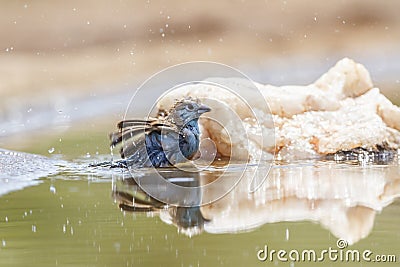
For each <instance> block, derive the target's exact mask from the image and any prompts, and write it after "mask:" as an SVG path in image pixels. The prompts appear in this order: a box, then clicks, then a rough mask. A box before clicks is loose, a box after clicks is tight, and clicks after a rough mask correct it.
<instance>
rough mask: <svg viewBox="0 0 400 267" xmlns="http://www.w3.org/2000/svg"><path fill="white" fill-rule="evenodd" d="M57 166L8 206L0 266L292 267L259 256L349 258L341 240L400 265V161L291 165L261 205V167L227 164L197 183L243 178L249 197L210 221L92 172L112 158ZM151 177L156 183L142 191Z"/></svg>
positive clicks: (0, 222)
mask: <svg viewBox="0 0 400 267" xmlns="http://www.w3.org/2000/svg"><path fill="white" fill-rule="evenodd" d="M52 157H53V158H52V159H51V163H53V164H55V165H56V167H57V171H56V172H53V173H49V174H47V175H43V174H40V175H39V176H40V178H35V177H33V176H34V175H33V176H32V181H34V184H28V185H26V186H25V187H23V188H14V189H12V190H10V192H9V193H5V194H3V195H2V196H0V207H1V210H0V240H1V242H0V266H26V265H29V266H67V265H72V266H222V265H225V266H245V265H246V266H259V265H263V264H274V265H278V266H288V265H289V264H290V261H289V262H282V261H279V260H277V259H276V257H275V259H274V262H273V263H271V262H270V261H269V259H267V260H266V261H265V262H262V261H260V260H259V259H258V258H257V254H258V253H259V251H260V250H263V249H264V248H265V246H267V247H268V248H269V249H270V250H271V249H275V250H279V249H285V250H287V251H290V250H295V249H296V250H299V251H302V250H305V249H313V250H316V251H321V250H323V249H328V247H332V248H333V249H338V247H337V244H336V242H337V240H338V237H344V238H346V240H350V241H349V242H350V243H353V245H351V246H350V247H349V248H351V249H358V250H360V251H364V250H367V249H368V250H371V251H373V253H374V255H375V254H395V255H397V256H400V255H399V251H400V245H399V242H398V240H399V237H400V234H399V233H400V231H399V230H400V229H399V228H400V227H399V222H400V214H399V213H398V210H399V208H400V207H399V205H400V201H398V199H397V197H398V196H399V194H400V187H399V184H400V183H399V177H400V176H399V171H400V169H399V165H398V162H397V159H395V160H394V161H393V162H390V163H389V164H386V165H382V164H381V165H374V164H370V165H366V166H355V165H353V164H346V163H340V164H339V163H336V162H333V161H302V162H294V163H282V164H280V165H275V166H274V167H273V168H272V170H271V172H270V175H269V177H268V179H267V181H266V182H265V183H264V184H263V186H262V187H261V188H260V189H259V190H257V191H256V192H255V193H253V194H248V191H247V190H248V186H247V185H248V183H249V178H250V177H252V176H253V174H255V173H256V172H255V169H254V167H252V166H250V167H248V168H247V169H245V166H243V165H235V168H231V169H230V171H226V168H224V167H223V165H224V164H220V165H219V166H216V167H214V168H212V169H211V170H206V171H203V172H202V173H200V174H195V176H196V175H197V178H199V179H198V181H200V183H201V184H207V183H210V182H212V181H214V180H216V179H217V178H218V177H219V175H220V174H222V173H224V176H223V177H222V178H223V179H225V180H223V181H229V179H232V178H234V177H235V176H236V175H237V173H238V172H242V171H243V170H244V171H245V172H244V176H243V177H242V179H241V181H240V183H239V184H238V186H236V187H235V188H234V189H233V190H232V191H229V193H228V195H226V196H225V197H224V198H222V199H220V200H219V201H217V202H214V203H212V204H211V205H208V206H204V207H202V208H201V209H194V210H188V209H186V210H184V209H183V210H182V209H181V210H177V209H176V208H174V207H171V206H165V205H163V204H162V203H160V202H157V201H156V200H154V199H152V198H150V197H148V196H146V194H144V192H142V191H141V189H140V188H139V187H138V186H137V185H136V184H135V180H133V179H132V177H131V174H130V173H129V172H121V171H118V170H107V169H90V168H87V165H88V163H90V162H93V161H95V160H103V159H104V158H107V157H109V156H107V155H102V156H92V157H91V158H87V157H86V156H85V155H84V154H83V155H82V156H81V157H80V158H78V159H75V160H74V161H73V162H71V161H66V160H60V159H58V158H57V157H56V156H53V155H52ZM40 161H42V159H41V158H40ZM43 161H46V160H43ZM44 164H45V163H44ZM168 172H169V174H168V175H167V176H168V177H182V172H179V171H176V170H173V171H172V172H171V170H169V171H168ZM260 172H261V173H262V166H261V171H260ZM165 173H166V171H165V172H164V175H166V174H165ZM151 175H154V173H152V171H151V170H150V171H146V172H144V173H143V175H142V176H141V177H142V178H141V179H144V178H146V177H150V176H151ZM189 176H190V175H189ZM139 181H140V180H139ZM223 184H224V183H222V184H221V185H223ZM228 184H229V183H228ZM219 188H220V189H221V190H222V191H226V190H227V188H229V186H228V187H227V188H224V186H220V187H219ZM206 194H211V195H213V194H214V195H215V194H216V195H218V192H202V196H203V197H206ZM133 198H135V201H133ZM121 204H122V205H121ZM132 207H133V209H132ZM138 207H139V208H141V209H138ZM349 245H350V244H349ZM398 260H399V259H397V261H398ZM324 263H325V264H329V265H335V266H336V265H337V266H342V264H343V263H342V262H340V260H336V261H335V262H334V261H330V260H329V259H325V260H324ZM313 264H317V263H311V265H313ZM346 264H348V265H349V266H369V265H371V266H372V265H373V264H374V263H366V262H351V263H346ZM397 264H398V263H397ZM292 265H294V266H309V265H310V263H309V262H294V263H293V262H292V263H291V266H292ZM394 265H395V263H385V266H394Z"/></svg>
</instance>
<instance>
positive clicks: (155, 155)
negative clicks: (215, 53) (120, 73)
mask: <svg viewBox="0 0 400 267" xmlns="http://www.w3.org/2000/svg"><path fill="white" fill-rule="evenodd" d="M209 111H211V108H210V107H208V106H206V105H204V104H202V103H201V101H200V100H199V99H193V98H191V97H188V98H183V99H181V100H177V101H175V103H174V105H173V106H172V107H171V108H170V109H169V110H168V111H167V112H165V111H163V112H161V113H160V112H159V116H158V117H157V118H148V119H145V120H140V119H128V120H122V121H120V122H118V124H117V128H118V130H117V131H116V132H113V133H111V134H110V136H109V137H110V141H111V147H112V148H114V147H115V146H117V145H121V149H120V155H121V160H118V161H116V162H113V163H112V165H111V167H123V168H130V167H133V168H143V167H156V168H158V167H171V166H175V165H176V164H178V163H184V162H187V161H189V160H191V159H193V157H194V156H195V155H196V153H197V152H198V150H199V144H200V130H199V118H200V116H201V115H202V114H204V113H206V112H209Z"/></svg>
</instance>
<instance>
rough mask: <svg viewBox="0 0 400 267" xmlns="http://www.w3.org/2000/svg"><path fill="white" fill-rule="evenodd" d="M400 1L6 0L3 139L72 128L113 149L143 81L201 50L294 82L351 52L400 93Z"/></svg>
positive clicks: (39, 149) (20, 144)
mask: <svg viewBox="0 0 400 267" xmlns="http://www.w3.org/2000/svg"><path fill="white" fill-rule="evenodd" d="M399 9H400V2H399V1H395V0H388V1H374V0H341V1H330V2H327V1H311V0H297V1H294V0H292V1H290V0H287V1H283V0H282V1H278V0H276V1H275V0H266V1H217V2H215V1H205V2H202V3H201V4H200V3H199V2H198V1H185V2H182V1H151V0H148V1H97V0H96V1H84V2H82V1H75V0H72V1H48V0H39V1H32V2H31V1H8V0H6V1H2V2H1V9H0V36H1V38H0V81H1V82H0V125H1V126H0V147H5V148H10V149H19V150H25V151H30V152H36V153H41V154H48V152H47V151H48V149H49V148H51V147H54V146H55V145H54V143H57V142H62V141H63V142H67V140H68V138H69V137H70V136H74V137H73V139H74V144H75V143H77V142H78V141H79V139H80V138H81V139H83V140H82V141H84V142H83V143H89V145H88V146H86V147H85V148H82V149H81V150H79V149H78V150H79V154H82V153H93V152H99V151H100V152H107V151H108V148H107V147H108V144H107V143H108V142H107V133H108V132H110V131H111V130H113V128H114V125H115V122H116V121H117V120H119V119H121V118H122V116H123V114H124V111H125V109H126V107H127V104H128V101H129V99H130V97H131V96H132V94H133V93H134V91H135V89H136V88H137V87H138V86H139V85H140V84H141V83H142V82H144V81H145V79H147V78H148V77H149V76H150V75H152V74H154V73H156V72H158V71H160V70H162V69H163V68H165V67H168V66H172V65H174V64H178V63H182V62H187V61H193V60H208V61H216V62H220V63H225V64H228V65H230V66H233V67H236V68H238V69H239V70H241V71H243V72H244V73H245V74H247V75H248V76H249V77H250V78H252V79H253V80H255V81H257V82H261V83H270V84H275V85H284V84H295V83H297V84H307V83H311V82H313V81H314V80H315V79H317V78H318V77H319V76H320V75H321V74H322V73H324V72H326V71H327V70H328V68H329V67H331V66H332V65H333V64H335V62H336V61H337V60H339V59H341V58H343V57H350V58H353V59H355V60H356V61H358V62H360V63H362V64H364V65H365V66H366V67H367V69H368V70H369V71H370V72H371V75H372V78H373V81H374V83H375V84H376V85H377V86H378V87H380V88H381V90H382V91H383V92H384V94H385V95H387V96H388V97H389V98H390V99H391V100H392V101H395V102H397V101H398V100H397V98H398V93H397V92H398V89H399V86H400V84H399V82H400V81H399V79H400V77H399V76H400V75H399V73H400V63H399V62H400V52H399V50H398V46H399V44H400V16H398V10H399ZM140 115H141V114H138V116H140ZM66 131H67V133H68V134H66ZM35 137H40V138H35ZM33 140H34V142H33ZM60 140H62V141H60ZM71 142H72V141H71ZM90 142H93V143H91V144H90ZM39 143H40V144H39ZM50 143H53V145H51V144H50ZM93 144H96V146H93ZM94 147H96V148H94ZM66 149H67V148H66ZM75 149H76V148H75ZM93 149H94V150H93ZM56 151H57V150H56ZM58 152H60V153H64V152H65V151H58ZM66 154H68V153H66Z"/></svg>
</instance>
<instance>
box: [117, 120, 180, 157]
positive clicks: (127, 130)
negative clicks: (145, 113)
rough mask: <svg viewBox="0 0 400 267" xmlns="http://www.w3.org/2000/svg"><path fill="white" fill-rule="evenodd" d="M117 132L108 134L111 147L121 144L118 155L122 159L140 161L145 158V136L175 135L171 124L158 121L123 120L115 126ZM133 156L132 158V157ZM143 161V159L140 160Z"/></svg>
mask: <svg viewBox="0 0 400 267" xmlns="http://www.w3.org/2000/svg"><path fill="white" fill-rule="evenodd" d="M117 127H118V131H116V132H114V133H111V134H110V140H111V146H112V147H115V146H117V145H119V144H122V147H121V150H120V153H121V157H122V158H126V157H129V158H131V159H136V158H137V159H142V157H143V155H146V156H147V151H146V135H147V134H150V133H151V132H153V131H156V132H160V133H161V132H162V133H170V132H172V133H177V132H178V131H177V128H176V126H174V125H173V124H171V123H169V122H167V121H164V120H158V119H152V118H150V119H149V120H124V121H120V122H119V123H118V124H117ZM160 145H161V144H160ZM132 156H133V157H132ZM142 160H145V159H142Z"/></svg>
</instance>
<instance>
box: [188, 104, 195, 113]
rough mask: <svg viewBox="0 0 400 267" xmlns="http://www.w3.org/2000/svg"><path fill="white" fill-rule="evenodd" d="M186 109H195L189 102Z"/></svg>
mask: <svg viewBox="0 0 400 267" xmlns="http://www.w3.org/2000/svg"><path fill="white" fill-rule="evenodd" d="M186 109H187V110H189V111H192V110H193V109H194V106H193V104H188V105H187V106H186Z"/></svg>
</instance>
